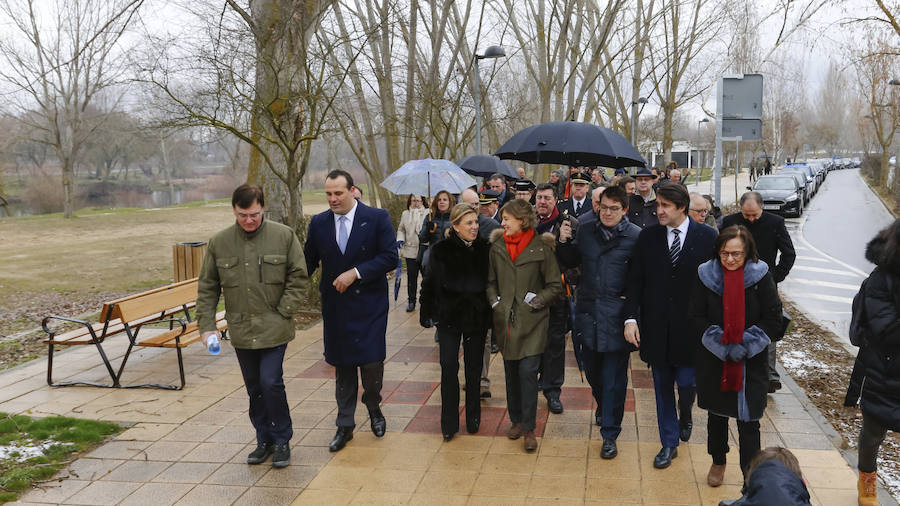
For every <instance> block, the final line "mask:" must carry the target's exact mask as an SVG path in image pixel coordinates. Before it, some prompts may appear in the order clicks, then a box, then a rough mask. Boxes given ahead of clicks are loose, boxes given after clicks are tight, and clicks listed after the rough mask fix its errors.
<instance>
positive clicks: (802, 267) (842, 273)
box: [791, 265, 865, 278]
mask: <svg viewBox="0 0 900 506" xmlns="http://www.w3.org/2000/svg"><path fill="white" fill-rule="evenodd" d="M793 271H807V272H820V273H822V274H834V275H835V276H847V277H851V278H861V277H865V275H860V274H857V273H855V272H849V271H840V270H837V269H826V268H824V267H808V266H806V265H795V266H793V267H792V268H791V272H793Z"/></svg>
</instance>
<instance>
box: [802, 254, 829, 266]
mask: <svg viewBox="0 0 900 506" xmlns="http://www.w3.org/2000/svg"><path fill="white" fill-rule="evenodd" d="M797 260H802V261H804V262H825V263H829V264H830V263H831V260H829V259H827V258H819V257H808V256H806V255H797Z"/></svg>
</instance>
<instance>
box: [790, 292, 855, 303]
mask: <svg viewBox="0 0 900 506" xmlns="http://www.w3.org/2000/svg"><path fill="white" fill-rule="evenodd" d="M791 296H792V297H794V298H798V297H801V298H804V299H816V300H824V301H828V302H840V303H842V304H852V303H853V297H837V296H834V295H822V294H818V293H806V292H795V293H792V294H791Z"/></svg>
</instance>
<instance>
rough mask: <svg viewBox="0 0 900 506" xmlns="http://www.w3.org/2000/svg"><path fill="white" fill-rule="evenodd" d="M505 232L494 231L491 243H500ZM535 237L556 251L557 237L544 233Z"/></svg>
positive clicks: (499, 229) (498, 229)
mask: <svg viewBox="0 0 900 506" xmlns="http://www.w3.org/2000/svg"><path fill="white" fill-rule="evenodd" d="M505 232H506V231H505V230H503V229H502V228H497V229H494V230H492V231H491V242H492V243H495V242H497V241H499V240H500V239H501V238H502V237H503V234H504V233H505ZM534 237H535V238H538V237H539V238H540V239H541V241H544V245H545V246H547V247H548V248H550V249H551V250H555V249H556V237H555V236H554V235H553V234H551V233H550V232H544V233H543V234H534ZM531 242H534V239H532V240H531Z"/></svg>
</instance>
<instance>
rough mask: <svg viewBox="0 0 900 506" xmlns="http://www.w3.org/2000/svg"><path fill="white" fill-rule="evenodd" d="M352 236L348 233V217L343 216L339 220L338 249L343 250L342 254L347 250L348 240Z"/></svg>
mask: <svg viewBox="0 0 900 506" xmlns="http://www.w3.org/2000/svg"><path fill="white" fill-rule="evenodd" d="M349 235H350V234H348V233H347V217H346V216H341V217H340V218H338V236H337V242H338V248H340V249H341V253H343V252H344V250H346V249H347V238H348V237H349Z"/></svg>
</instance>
